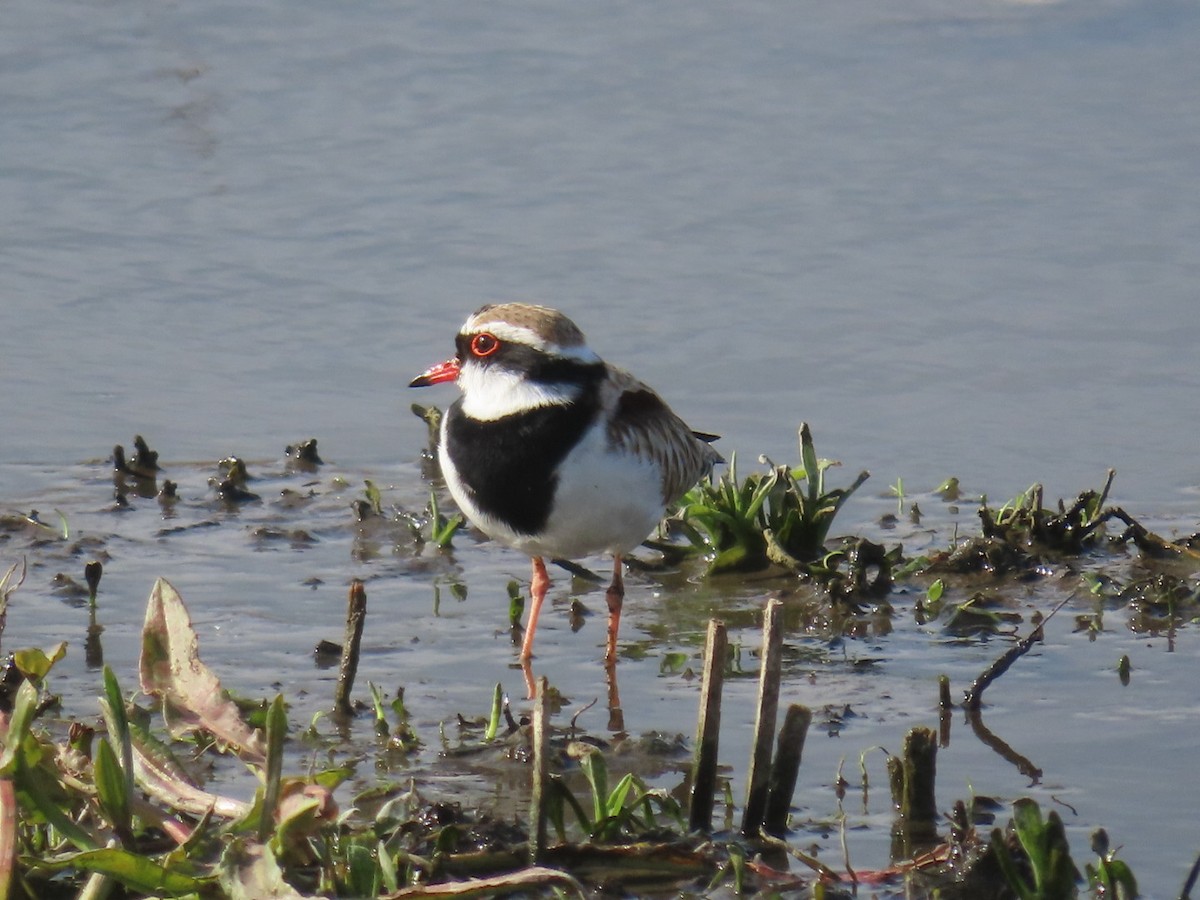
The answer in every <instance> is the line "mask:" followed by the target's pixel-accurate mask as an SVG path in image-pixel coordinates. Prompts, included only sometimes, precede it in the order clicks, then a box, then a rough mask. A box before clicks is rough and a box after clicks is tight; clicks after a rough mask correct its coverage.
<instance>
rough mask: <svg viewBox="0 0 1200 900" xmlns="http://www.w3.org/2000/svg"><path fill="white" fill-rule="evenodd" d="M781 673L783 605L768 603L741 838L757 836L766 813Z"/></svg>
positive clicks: (780, 601) (779, 602) (764, 621)
mask: <svg viewBox="0 0 1200 900" xmlns="http://www.w3.org/2000/svg"><path fill="white" fill-rule="evenodd" d="M782 670H783V601H782V600H769V601H767V608H766V612H765V613H764V615H763V648H762V668H761V670H760V671H759V676H758V713H757V715H756V716H755V720H754V744H753V750H752V751H751V756H750V774H749V778H748V781H749V787H748V788H747V790H746V809H745V811H744V812H743V813H742V834H744V835H746V836H747V837H755V836H757V835H758V831H759V826H761V825H762V822H763V815H764V813H765V812H766V809H767V794H768V791H769V790H770V779H771V739H772V737H773V736H774V734H775V719H776V716H777V714H778V712H779V678H780V674H781V672H782Z"/></svg>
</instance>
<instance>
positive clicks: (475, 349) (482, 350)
mask: <svg viewBox="0 0 1200 900" xmlns="http://www.w3.org/2000/svg"><path fill="white" fill-rule="evenodd" d="M499 349H500V341H499V339H498V338H497V337H496V336H495V335H494V334H488V333H487V332H486V331H485V332H483V333H482V334H477V335H475V337H473V338H471V352H472V353H474V354H475V355H476V356H478V357H479V358H481V359H482V358H483V357H485V356H491V355H492V354H493V353H495V352H496V351H497V350H499Z"/></svg>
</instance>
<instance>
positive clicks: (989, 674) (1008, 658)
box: [963, 597, 1071, 709]
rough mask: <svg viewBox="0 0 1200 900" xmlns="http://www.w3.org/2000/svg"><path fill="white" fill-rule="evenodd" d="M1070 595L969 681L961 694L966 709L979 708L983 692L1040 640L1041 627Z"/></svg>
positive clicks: (1062, 605)
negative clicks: (968, 686) (1025, 635)
mask: <svg viewBox="0 0 1200 900" xmlns="http://www.w3.org/2000/svg"><path fill="white" fill-rule="evenodd" d="M1070 599H1071V598H1070V597H1065V598H1063V600H1062V602H1061V603H1059V604H1058V606H1056V607H1054V609H1052V610H1050V614H1049V615H1048V616H1046V618H1044V619H1042V621H1041V622H1039V623H1038V625H1037V627H1036V628H1034V629H1033V632H1032V633H1031V634H1030V635H1029V636H1028V637H1024V638H1021V640H1019V641H1018V642H1017V644H1016V646H1014V647H1010V648H1009V649H1008V650H1006V651H1005V652H1004V654H1003V655H1002V656H1001V657H1000V658H999V659H997V660H996V661H995V662H994V663H992V664H991V665H990V666H988V667H987V669H985V670H984V671H983V674H981V675H980V676H979V677H978V678H976V679H975V680H974V681H973V682H971V687H970V690H968V691H967V692H966V693H965V694H964V695H963V706H965V707H966V708H967V709H979V704H980V703H981V702H982V698H983V692H984V690H985V689H986V688H987V686H988V685H990V684H991V683H992V682H993V681H995V680H996V679H997V678H999V677H1000V676H1001V675H1003V674H1004V673H1005V672H1007V671H1008V669H1009V666H1011V665H1012V664H1013V663H1015V662H1016V661H1017V660H1018V659H1020V658H1021V657H1022V656H1024V655H1025V654H1026V653H1028V652H1029V651H1030V649H1031V648H1032V647H1033V645H1034V644H1035V643H1037V642H1038V641H1040V640H1041V639H1042V636H1043V632H1042V629H1043V628H1044V627H1045V625H1046V623H1047V622H1049V621H1050V620H1051V619H1052V618H1054V614H1055V613H1056V612H1058V611H1059V610H1060V609H1062V608H1063V607H1064V606H1066V605H1067V601H1068V600H1070Z"/></svg>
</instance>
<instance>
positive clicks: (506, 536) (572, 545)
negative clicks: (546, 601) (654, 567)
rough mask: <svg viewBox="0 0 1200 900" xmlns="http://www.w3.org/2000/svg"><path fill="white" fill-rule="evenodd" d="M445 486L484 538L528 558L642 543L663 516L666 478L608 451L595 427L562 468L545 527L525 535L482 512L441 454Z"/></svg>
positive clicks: (642, 462) (640, 461) (625, 547)
mask: <svg viewBox="0 0 1200 900" xmlns="http://www.w3.org/2000/svg"><path fill="white" fill-rule="evenodd" d="M441 460H442V474H443V476H444V477H445V479H446V486H447V488H449V490H450V494H451V496H452V497H454V500H455V502H456V503H457V504H458V506H459V508H460V509H461V510H462V511H463V513H464V514H465V515H466V516H467V518H468V519H470V520H471V522H472V523H473V524H474V525H475V526H477V527H478V528H479V529H480V530H481V531H483V532H484V533H485V534H487V535H489V536H490V537H492V538H495V539H496V540H498V541H501V542H503V543H505V544H508V545H509V546H510V547H514V548H516V549H518V550H521V551H522V552H524V553H526V554H528V555H529V556H549V557H562V558H564V559H572V558H578V557H581V556H589V555H591V554H594V553H620V554H624V553H626V552H628V551H629V550H632V549H633V548H634V547H636V546H637V545H638V544H640V543H641V542H642V541H643V540H645V539H646V537H647V536H648V535H649V534H650V532H651V531H653V530H654V528H655V526H656V525H657V524H658V522H659V519H661V518H662V514H663V504H662V479H661V476H660V474H659V472H658V469H657V467H656V466H655V465H654V464H653V463H650V462H648V461H646V460H643V459H639V458H637V457H635V456H632V455H629V454H625V453H614V452H613V451H612V450H610V449H609V447H608V445H607V440H606V437H605V434H604V430H603V429H602V428H593V429H591V430H589V431H588V432H587V433H586V434H585V435H584V437H583V440H582V441H581V442H580V443H579V445H578V446H577V447H576V448H575V449H574V450H572V451H571V453H570V454H568V455H567V457H566V459H564V460H563V462H562V464H561V465H560V466H559V470H558V486H557V490H556V491H555V496H554V502H553V506H552V508H551V512H550V516H549V519H548V520H547V522H546V527H545V529H544V530H543V532H542V533H540V534H535V535H528V534H520V533H518V532H515V531H513V530H512V529H511V528H509V527H507V526H506V525H505V524H504V523H503V522H501V521H499V520H498V519H496V518H494V517H492V516H489V515H487V514H486V513H484V512H482V511H481V510H480V509H479V508H478V507H477V506H476V505H475V504H474V503H473V502H472V501H471V497H470V495H469V493H468V492H467V490H466V489H465V487H464V486H463V484H462V481H461V479H460V478H459V477H458V473H457V472H456V471H455V470H454V465H453V462H452V461H451V460H450V459H449V457H448V456H447V455H446V454H441Z"/></svg>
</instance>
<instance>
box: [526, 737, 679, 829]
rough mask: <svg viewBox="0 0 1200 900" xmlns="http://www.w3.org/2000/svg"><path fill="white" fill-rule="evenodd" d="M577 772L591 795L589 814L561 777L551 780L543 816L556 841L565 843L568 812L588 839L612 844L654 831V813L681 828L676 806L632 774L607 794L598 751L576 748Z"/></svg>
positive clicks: (605, 769) (605, 770) (582, 746)
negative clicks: (552, 786)
mask: <svg viewBox="0 0 1200 900" xmlns="http://www.w3.org/2000/svg"><path fill="white" fill-rule="evenodd" d="M577 746H578V747H579V748H580V753H581V756H580V759H579V768H580V771H582V772H583V775H584V778H586V779H587V783H588V787H589V789H590V791H591V812H590V813H589V812H588V811H587V810H586V809H584V806H583V804H581V803H580V802H579V800H578V799H576V797H575V795H574V794H572V793H571V791H570V789H569V788H568V787H567V786H566V784H565V783H564V782H563V780H562V778H561V777H558V776H555V777H553V778H552V780H551V784H552V785H554V789H553V791H554V792H553V795H552V797H551V798H550V802H549V803H548V804H547V814H548V816H549V818H550V821H551V823H552V824H553V825H554V828H555V830H556V831H557V832H558V836H559V839H560V840H564V841H565V840H566V834H567V829H566V816H565V811H566V810H567V809H570V810H571V811H572V812H573V813H574V814H575V818H576V821H577V822H578V824H579V827H580V828H582V829H583V831H584V832H585V833H586V834H587V836H588V837H589V838H591V839H592V840H597V841H613V840H616V839H617V838H619V837H620V836H622V835H628V834H638V833H643V832H647V831H651V830H653V829H655V828H657V827H658V822H657V819H656V817H655V814H654V811H655V809H656V808H657V809H658V811H659V812H660V813H663V814H666V815H667V816H669V817H670V818H671V819H672V820H673V821H674V822H675V824H676V825H677V826H678V827H680V828H682V827H683V812H682V809H681V808H680V806H679V803H678V802H677V801H676V800H675V799H674V798H672V797H671V796H670V795H669V794H667V793H666V792H665V791H661V790H651V789H649V788H647V787H646V784H645V782H643V781H642V780H641V779H640V778H638V777H637V776H636V775H634V774H633V773H632V772H630V773H628V774H626V775H625V776H624V777H622V778H621V780H620V781H618V782H617V784H616V785H615V786H614V787H613V788H612V789H611V790H610V789H609V787H608V766H607V765H606V764H605V762H604V756H603V754H602V753H601V752H600V750H599V749H598V748H596V747H593V746H591V745H589V744H579V745H577Z"/></svg>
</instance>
